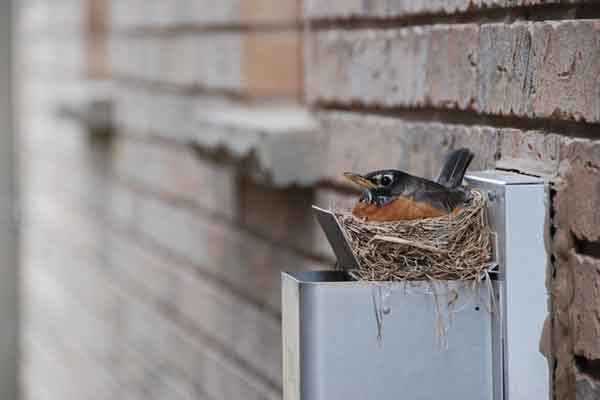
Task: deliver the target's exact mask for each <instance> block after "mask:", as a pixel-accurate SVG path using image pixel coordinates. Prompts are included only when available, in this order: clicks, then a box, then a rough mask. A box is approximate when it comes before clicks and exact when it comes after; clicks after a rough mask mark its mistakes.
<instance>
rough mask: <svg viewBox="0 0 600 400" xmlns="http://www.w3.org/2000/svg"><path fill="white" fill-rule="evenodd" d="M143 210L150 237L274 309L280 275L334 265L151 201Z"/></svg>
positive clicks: (145, 229)
mask: <svg viewBox="0 0 600 400" xmlns="http://www.w3.org/2000/svg"><path fill="white" fill-rule="evenodd" d="M140 212H141V217H140V218H141V226H140V230H141V231H142V232H143V233H144V234H145V235H148V236H149V237H150V238H152V239H153V240H155V241H156V242H157V243H159V244H160V245H161V246H164V247H165V248H167V249H169V250H170V251H172V252H174V253H175V254H178V255H180V256H182V257H185V258H186V259H187V260H190V261H191V262H192V263H193V264H194V265H196V266H197V268H200V269H202V270H203V271H204V272H205V273H209V274H211V275H214V276H216V277H218V278H219V279H222V280H224V281H225V282H227V283H228V284H229V285H231V286H232V287H234V288H235V289H236V290H237V291H239V292H240V293H243V294H244V295H245V296H247V297H248V298H250V299H252V300H254V301H256V302H259V303H261V304H265V305H267V306H268V307H270V308H271V309H274V310H278V309H279V308H280V303H281V299H280V293H279V290H280V276H279V272H281V271H282V270H286V271H296V270H307V269H327V268H328V267H329V266H327V265H322V264H320V263H318V262H314V261H310V260H307V259H304V258H303V257H301V256H299V255H297V254H295V253H294V252H291V251H289V250H286V249H285V248H284V247H282V246H279V245H274V244H270V243H269V242H266V241H263V240H260V239H258V238H256V237H253V236H251V235H249V234H247V233H244V232H240V231H238V230H236V229H235V228H234V227H232V226H229V225H228V224H223V223H221V224H215V223H214V221H210V220H206V219H203V218H200V217H198V216H196V215H194V214H193V212H191V211H189V210H184V209H179V208H177V207H175V206H173V205H169V204H164V203H160V202H157V201H155V200H150V199H147V200H146V201H144V203H143V204H142V205H141V208H140ZM164 221H170V223H169V224H167V225H166V224H164ZM198 243H202V246H199V245H198Z"/></svg>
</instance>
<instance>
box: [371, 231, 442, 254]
mask: <svg viewBox="0 0 600 400" xmlns="http://www.w3.org/2000/svg"><path fill="white" fill-rule="evenodd" d="M373 240H383V241H384V242H391V243H397V244H405V245H407V246H412V247H416V248H419V249H423V250H427V251H432V252H434V253H439V254H448V252H447V251H445V250H442V249H438V248H437V247H433V246H427V245H426V244H423V243H417V242H413V241H410V240H405V239H401V238H398V237H393V236H381V235H376V236H375V237H373Z"/></svg>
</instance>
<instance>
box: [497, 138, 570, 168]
mask: <svg viewBox="0 0 600 400" xmlns="http://www.w3.org/2000/svg"><path fill="white" fill-rule="evenodd" d="M499 138H500V144H499V149H498V151H499V154H500V158H499V159H498V160H497V161H496V167H498V168H504V169H512V170H517V171H521V172H524V173H527V174H533V175H539V176H544V177H549V178H553V177H555V176H556V175H557V174H558V169H559V162H560V145H561V143H562V139H563V138H562V137H561V136H560V135H557V134H551V133H546V132H536V131H522V130H520V129H500V130H499Z"/></svg>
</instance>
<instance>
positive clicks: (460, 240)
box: [336, 190, 491, 281]
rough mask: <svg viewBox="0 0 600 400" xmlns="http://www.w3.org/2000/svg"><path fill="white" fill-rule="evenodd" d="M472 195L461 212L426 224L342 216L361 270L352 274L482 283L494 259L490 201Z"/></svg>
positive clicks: (381, 278) (377, 278) (361, 277)
mask: <svg viewBox="0 0 600 400" xmlns="http://www.w3.org/2000/svg"><path fill="white" fill-rule="evenodd" d="M471 194H472V196H471V199H470V200H469V202H468V203H467V204H466V205H465V206H464V207H463V208H462V209H461V210H460V211H458V212H457V213H454V214H453V215H452V214H451V215H448V216H443V217H436V218H427V219H422V220H413V221H397V222H375V221H364V220H362V219H360V218H357V217H354V216H353V215H352V214H351V213H350V212H349V211H341V212H340V211H338V212H337V213H336V216H337V218H338V221H339V222H340V224H341V226H342V227H343V228H344V230H345V231H346V234H347V237H348V240H349V242H350V246H351V248H352V250H353V252H354V254H355V256H356V258H357V260H358V263H359V265H360V268H359V269H356V270H352V271H349V272H350V274H351V275H352V276H353V277H354V278H355V279H357V280H362V281H407V280H408V281H423V280H429V281H434V280H439V281H441V280H461V281H465V280H475V281H481V280H482V279H483V277H485V276H486V275H487V272H488V271H487V269H488V267H489V261H490V258H491V256H490V254H491V242H490V229H489V227H488V223H487V216H486V199H485V196H484V195H482V194H481V193H480V192H478V191H475V190H473V191H471Z"/></svg>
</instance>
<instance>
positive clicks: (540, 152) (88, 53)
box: [16, 0, 600, 400]
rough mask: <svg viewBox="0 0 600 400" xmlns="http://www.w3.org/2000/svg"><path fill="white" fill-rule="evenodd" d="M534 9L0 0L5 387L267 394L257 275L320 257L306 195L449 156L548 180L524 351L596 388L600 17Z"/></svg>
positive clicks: (313, 265)
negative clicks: (533, 345) (6, 130)
mask: <svg viewBox="0 0 600 400" xmlns="http://www.w3.org/2000/svg"><path fill="white" fill-rule="evenodd" d="M541 3H542V2H540V1H528V0H527V1H526V0H521V1H503V0H498V1H477V2H473V1H466V0H464V1H463V0H452V1H445V2H439V1H435V2H431V1H400V0H399V1H393V2H390V1H383V0H369V1H341V0H304V4H301V2H300V1H299V0H284V1H281V0H279V1H275V0H249V1H246V0H243V1H242V0H226V1H219V2H215V1H206V0H196V1H190V0H187V1H186V0H178V1H168V2H167V1H159V0H152V1H149V0H85V1H84V0H81V1H77V0H53V1H49V0H46V1H43V0H24V1H22V2H20V6H19V10H18V17H17V23H16V29H17V39H16V40H17V43H16V44H17V46H16V49H17V52H18V68H17V71H18V77H17V78H18V82H17V87H18V95H19V96H18V102H17V107H18V127H19V132H20V135H19V150H20V163H21V165H20V168H21V174H22V185H21V186H22V187H21V191H22V210H23V223H22V227H23V235H22V236H23V244H22V259H23V268H22V274H21V275H22V284H21V301H22V305H23V308H22V309H23V325H22V334H21V335H22V361H23V362H22V375H21V376H22V379H21V383H22V388H23V393H24V396H25V397H26V398H31V399H36V398H42V397H44V398H51V399H54V398H56V399H70V398H73V399H80V398H86V399H87V398H90V399H96V398H97V399H114V398H127V399H130V398H131V399H135V398H140V399H148V398H160V399H179V398H181V399H183V398H194V399H196V398H198V399H242V398H243V399H267V398H268V399H276V398H280V397H281V354H280V334H281V329H280V316H279V313H280V304H279V272H280V271H282V270H303V269H322V268H330V267H331V265H332V255H331V253H330V250H329V249H328V246H327V244H326V243H325V242H324V241H323V237H322V236H321V233H320V231H319V229H318V228H317V227H316V226H315V223H314V221H313V218H312V215H311V213H310V210H309V205H310V204H312V203H318V204H322V205H325V206H328V205H331V204H340V203H346V202H348V201H349V200H350V199H351V198H352V196H354V195H353V194H352V193H350V192H349V191H348V188H347V187H346V186H344V184H343V183H342V181H341V180H340V179H339V174H340V172H341V171H345V170H359V171H366V170H370V169H374V168H380V167H397V168H402V169H406V170H408V171H410V172H413V173H416V174H422V175H425V176H431V175H433V174H435V173H436V172H437V170H438V168H439V159H440V157H442V155H443V154H445V153H446V152H447V151H448V150H450V149H452V148H456V147H459V146H469V147H470V148H472V149H473V150H474V151H475V152H476V153H477V158H476V160H475V162H474V165H473V168H474V169H480V168H495V167H497V168H504V169H510V170H518V171H521V172H523V173H528V174H534V175H539V176H542V177H545V178H547V179H548V181H549V182H550V185H551V190H550V195H551V199H550V201H549V203H548V206H549V207H550V208H551V211H550V217H551V224H550V226H549V229H548V231H549V232H548V234H549V241H548V242H549V244H548V246H549V247H548V248H549V253H551V260H549V262H550V263H551V268H549V277H548V278H549V279H548V287H549V289H550V290H551V292H552V296H551V303H552V307H553V310H554V314H553V315H552V316H550V317H549V319H548V330H547V333H548V335H547V338H548V339H549V341H548V342H550V344H551V346H545V347H544V351H545V352H546V353H547V354H552V355H554V357H555V358H556V363H555V364H556V365H555V368H554V371H553V374H554V378H555V382H556V385H555V397H556V398H557V399H561V400H562V399H565V400H568V399H579V400H581V399H593V398H597V397H598V396H600V389H599V388H598V387H599V385H600V372H599V370H600V368H599V367H598V363H599V362H600V340H598V338H599V337H600V328H599V327H600V317H599V316H598V309H599V308H600V261H599V258H600V251H599V248H600V230H599V228H598V227H599V226H600V211H599V209H598V207H597V204H598V203H599V202H600V174H599V170H598V169H599V168H600V156H599V154H600V140H598V139H600V136H599V135H598V133H597V131H596V129H595V127H596V124H597V123H598V122H600V96H599V94H598V82H597V80H598V75H599V73H600V47H599V44H598V37H600V24H599V23H598V20H597V19H593V18H596V17H598V18H600V9H599V8H598V7H597V6H596V5H594V4H592V2H589V3H588V2H585V1H583V0H582V1H577V0H572V1H565V2H559V1H552V2H548V1H546V2H543V3H544V4H541ZM98 98H101V99H103V100H110V101H111V102H112V114H110V115H111V118H110V119H109V120H104V119H105V117H102V118H101V119H103V120H102V121H100V125H101V127H102V129H99V130H98V129H92V128H94V126H96V127H97V124H96V125H94V124H92V126H90V122H94V116H95V115H96V114H95V111H94V107H93V105H94V100H95V99H98ZM65 108H68V109H70V110H71V112H69V113H64V112H61V110H64V109H65ZM88 109H91V117H90V115H89V113H87V111H90V110H88ZM304 109H309V110H310V111H311V112H312V116H307V115H305V113H303V110H304ZM90 120H91V121H90ZM298 160H300V162H298ZM302 161H304V162H302ZM288 164H289V165H294V166H300V167H298V168H300V169H299V170H294V171H286V170H285V169H286V167H285V166H286V165H288ZM294 168H296V167H294ZM302 168H306V173H305V174H307V175H308V174H310V175H311V179H310V182H311V183H315V184H311V185H310V186H309V185H307V184H306V183H307V182H308V180H307V181H302V182H300V183H301V184H300V185H293V183H298V182H299V180H298V177H297V176H296V175H298V171H300V172H302V171H304V170H303V169H302ZM294 174H296V175H294ZM291 177H293V178H291Z"/></svg>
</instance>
